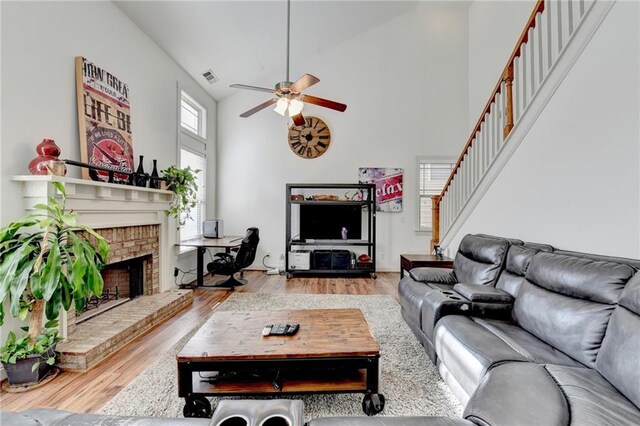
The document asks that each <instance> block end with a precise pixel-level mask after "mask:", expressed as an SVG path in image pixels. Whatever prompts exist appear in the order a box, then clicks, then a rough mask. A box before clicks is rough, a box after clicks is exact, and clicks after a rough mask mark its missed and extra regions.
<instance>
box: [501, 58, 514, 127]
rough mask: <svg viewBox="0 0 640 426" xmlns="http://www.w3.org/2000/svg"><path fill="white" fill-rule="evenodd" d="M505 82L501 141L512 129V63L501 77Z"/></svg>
mask: <svg viewBox="0 0 640 426" xmlns="http://www.w3.org/2000/svg"><path fill="white" fill-rule="evenodd" d="M502 81H504V82H505V88H506V90H507V93H506V98H507V100H506V120H505V125H504V130H503V139H506V138H507V136H509V133H511V129H513V62H512V63H510V64H509V66H508V67H507V69H506V70H505V72H504V75H503V76H502Z"/></svg>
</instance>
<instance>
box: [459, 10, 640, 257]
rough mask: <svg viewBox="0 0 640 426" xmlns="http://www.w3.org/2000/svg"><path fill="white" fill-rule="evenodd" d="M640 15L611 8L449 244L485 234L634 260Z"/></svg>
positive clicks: (638, 238)
mask: <svg viewBox="0 0 640 426" xmlns="http://www.w3.org/2000/svg"><path fill="white" fill-rule="evenodd" d="M638 12H639V4H638V3H636V2H622V1H619V2H617V3H616V4H615V5H614V7H613V8H612V10H611V12H610V13H609V15H608V16H607V18H606V19H605V21H604V22H603V24H602V26H601V27H600V29H599V30H598V31H597V33H596V34H595V35H594V37H593V39H592V40H591V42H590V44H589V45H588V46H587V47H586V49H585V51H584V52H583V54H582V56H581V57H580V58H579V59H578V61H577V62H576V63H575V65H574V67H573V68H572V69H571V71H570V72H569V74H568V75H567V77H566V79H565V80H564V82H563V83H562V84H561V86H560V87H559V88H558V90H557V91H556V93H555V95H554V96H553V98H552V99H551V100H550V102H549V103H548V104H547V107H546V109H545V110H544V111H543V112H542V114H541V115H540V117H539V119H538V121H537V122H536V123H535V124H534V126H533V127H532V129H531V130H530V132H529V134H528V135H527V136H526V138H525V140H524V141H523V142H522V144H521V145H520V146H519V147H518V149H517V151H516V152H515V153H514V155H513V156H512V157H511V160H510V161H509V162H508V163H507V165H506V167H505V168H504V169H503V170H502V172H501V173H500V175H499V176H498V178H497V179H496V180H495V181H494V183H493V185H492V186H491V188H490V189H489V191H488V192H487V193H486V194H485V196H484V197H483V199H482V200H481V202H480V203H479V204H478V206H477V207H476V208H475V210H474V211H473V213H472V214H471V216H470V217H469V219H468V220H467V221H466V223H465V224H464V225H463V227H462V229H461V230H460V232H459V233H458V234H457V236H456V237H455V238H454V241H453V242H452V244H451V245H450V247H449V249H451V250H455V248H456V247H457V246H458V244H459V241H460V239H461V238H462V237H463V236H464V235H465V234H467V233H479V232H483V233H489V234H495V235H502V236H509V237H515V238H520V239H523V240H526V241H536V242H545V243H550V244H552V245H555V246H557V247H561V248H564V249H571V250H579V251H586V252H594V253H603V254H610V255H618V256H627V257H634V258H637V257H640V124H639V118H640V100H639V94H640V84H639V80H640V78H639V75H640V69H639V64H638V62H639V58H638V57H639V55H640V43H639V34H638V27H639V25H638V24H639V22H638V21H639V15H638ZM620 46H625V48H624V49H620V48H619V47H620Z"/></svg>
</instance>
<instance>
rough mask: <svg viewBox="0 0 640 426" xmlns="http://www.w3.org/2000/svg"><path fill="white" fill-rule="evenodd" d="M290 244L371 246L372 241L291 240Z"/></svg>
mask: <svg viewBox="0 0 640 426" xmlns="http://www.w3.org/2000/svg"><path fill="white" fill-rule="evenodd" d="M289 244H290V245H292V246H365V247H366V246H372V245H373V244H374V243H373V242H371V241H368V240H317V241H314V242H310V241H305V242H301V241H291V242H289Z"/></svg>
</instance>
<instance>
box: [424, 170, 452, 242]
mask: <svg viewBox="0 0 640 426" xmlns="http://www.w3.org/2000/svg"><path fill="white" fill-rule="evenodd" d="M453 166H454V163H451V162H427V161H420V163H419V168H418V179H419V182H418V188H419V194H418V195H419V198H420V203H419V209H420V211H419V227H420V229H424V230H429V229H431V228H432V223H431V210H432V208H433V203H432V201H431V197H432V196H433V195H439V194H440V192H442V188H444V185H445V184H446V183H447V179H449V175H450V174H451V171H452V170H453Z"/></svg>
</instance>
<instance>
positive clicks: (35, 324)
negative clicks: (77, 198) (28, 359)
mask: <svg viewBox="0 0 640 426" xmlns="http://www.w3.org/2000/svg"><path fill="white" fill-rule="evenodd" d="M53 185H54V186H55V187H56V189H57V190H58V192H59V193H60V194H61V195H62V200H61V202H59V201H58V200H57V199H56V198H55V197H50V198H49V200H48V203H47V204H37V205H36V206H34V208H35V209H37V210H39V211H40V212H39V213H36V214H31V215H28V216H26V217H24V218H23V219H21V220H19V221H16V222H13V223H10V224H9V225H8V226H6V227H4V228H2V229H0V325H2V323H3V322H4V308H3V303H4V301H5V300H8V302H9V310H10V313H11V315H12V316H13V317H16V318H20V319H21V320H24V319H26V317H27V316H28V315H29V313H30V322H29V328H28V335H27V338H28V342H29V344H30V345H31V346H30V347H32V348H38V349H39V348H40V346H37V344H38V343H37V342H38V341H40V340H39V337H38V336H42V335H45V336H51V335H50V334H48V333H49V332H47V331H46V330H45V331H44V332H43V327H42V322H43V316H44V315H46V317H47V319H48V320H49V321H51V320H56V319H57V318H58V316H59V314H60V310H61V309H64V310H69V308H71V304H72V303H73V304H75V308H76V310H77V311H81V310H83V309H84V307H85V305H86V303H87V299H88V298H89V297H91V296H93V295H95V296H100V295H101V294H102V287H103V285H104V282H103V280H102V275H100V270H101V269H102V267H103V266H104V264H105V263H106V262H107V259H108V257H109V245H108V243H107V242H106V240H105V239H104V238H103V237H102V236H100V235H99V234H98V233H96V232H95V231H94V230H93V229H91V228H89V227H87V226H82V225H79V224H78V223H77V220H76V216H77V215H76V213H73V212H66V211H65V204H66V192H65V189H64V186H63V185H62V184H61V183H59V182H54V183H53ZM48 324H49V325H51V324H52V323H51V322H49V323H48ZM17 342H18V340H16V341H15V342H14V343H16V344H17ZM20 342H22V340H20ZM7 343H9V342H7ZM21 344H24V343H21ZM11 359H12V357H11V356H10V357H9V360H11Z"/></svg>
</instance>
